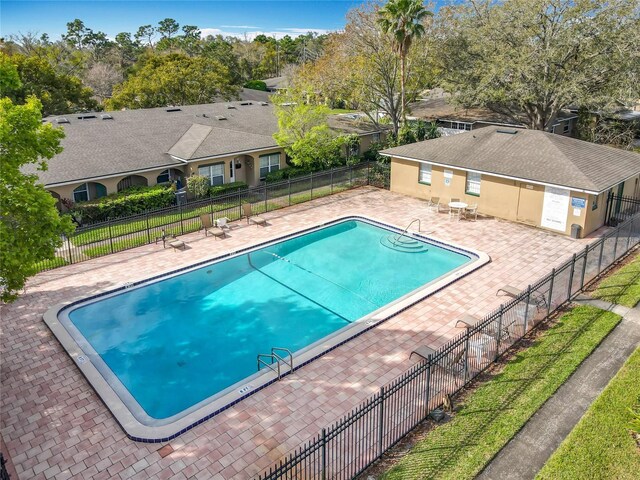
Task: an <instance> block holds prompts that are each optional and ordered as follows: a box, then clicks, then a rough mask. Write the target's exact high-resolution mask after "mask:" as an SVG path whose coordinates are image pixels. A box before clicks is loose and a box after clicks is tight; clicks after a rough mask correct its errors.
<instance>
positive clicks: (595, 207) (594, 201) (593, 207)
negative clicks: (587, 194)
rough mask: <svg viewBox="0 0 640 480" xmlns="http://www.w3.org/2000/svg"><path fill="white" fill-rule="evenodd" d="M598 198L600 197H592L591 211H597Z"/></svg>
mask: <svg viewBox="0 0 640 480" xmlns="http://www.w3.org/2000/svg"><path fill="white" fill-rule="evenodd" d="M598 198H600V195H594V196H593V203H592V204H591V210H592V211H593V210H597V209H598Z"/></svg>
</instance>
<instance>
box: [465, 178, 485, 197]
mask: <svg viewBox="0 0 640 480" xmlns="http://www.w3.org/2000/svg"><path fill="white" fill-rule="evenodd" d="M481 183H482V174H481V173H477V172H467V182H466V185H465V190H464V193H466V194H467V195H475V196H476V197H479V196H480V184H481Z"/></svg>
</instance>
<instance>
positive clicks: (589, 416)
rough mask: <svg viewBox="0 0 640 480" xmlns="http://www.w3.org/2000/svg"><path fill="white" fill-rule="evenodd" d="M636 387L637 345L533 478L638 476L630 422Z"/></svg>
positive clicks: (639, 376)
mask: <svg viewBox="0 0 640 480" xmlns="http://www.w3.org/2000/svg"><path fill="white" fill-rule="evenodd" d="M639 389H640V349H636V351H635V352H634V353H633V355H632V356H631V358H629V360H627V363H625V365H624V366H623V367H622V368H621V369H620V371H619V372H618V373H617V374H616V376H615V377H613V379H612V380H611V382H609V385H608V386H607V388H606V389H605V390H604V391H603V392H602V394H601V395H600V396H599V397H598V398H597V399H596V401H595V402H593V404H592V405H591V407H589V410H587V412H586V413H585V414H584V416H583V417H582V419H581V420H580V422H579V423H578V424H577V425H576V426H575V428H574V429H573V430H572V431H571V433H570V434H569V436H568V437H567V438H565V440H564V441H563V442H562V444H561V445H560V447H558V450H556V452H555V453H554V454H553V456H552V457H551V458H550V459H549V460H548V461H547V463H546V464H545V466H544V467H543V468H542V470H541V471H540V473H539V474H538V476H537V477H536V479H538V480H547V479H549V480H556V479H559V480H562V479H568V480H581V479H585V480H587V479H588V480H591V479H597V478H615V479H617V480H625V479H635V478H638V476H639V475H640V450H639V449H638V446H637V445H636V442H635V440H634V438H633V437H632V436H631V433H630V430H631V426H630V423H631V420H632V417H633V414H632V409H633V408H637V404H638V401H640V398H639V396H640V391H639Z"/></svg>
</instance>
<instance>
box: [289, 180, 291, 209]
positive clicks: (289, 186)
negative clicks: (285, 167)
mask: <svg viewBox="0 0 640 480" xmlns="http://www.w3.org/2000/svg"><path fill="white" fill-rule="evenodd" d="M289 206H291V179H289Z"/></svg>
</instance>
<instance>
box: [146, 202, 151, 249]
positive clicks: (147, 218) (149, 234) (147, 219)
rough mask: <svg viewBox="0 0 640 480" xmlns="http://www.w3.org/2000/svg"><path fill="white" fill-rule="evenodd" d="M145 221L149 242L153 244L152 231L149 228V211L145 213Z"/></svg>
mask: <svg viewBox="0 0 640 480" xmlns="http://www.w3.org/2000/svg"><path fill="white" fill-rule="evenodd" d="M145 220H146V221H147V242H148V243H151V229H150V228H149V210H146V211H145Z"/></svg>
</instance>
